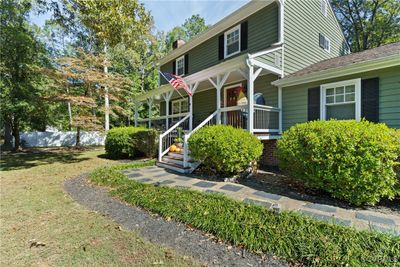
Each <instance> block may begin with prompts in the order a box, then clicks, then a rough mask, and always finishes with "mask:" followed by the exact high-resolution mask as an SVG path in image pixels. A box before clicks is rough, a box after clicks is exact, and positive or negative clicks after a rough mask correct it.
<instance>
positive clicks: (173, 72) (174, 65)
mask: <svg viewBox="0 0 400 267" xmlns="http://www.w3.org/2000/svg"><path fill="white" fill-rule="evenodd" d="M172 74H176V60H174V61H173V62H172Z"/></svg>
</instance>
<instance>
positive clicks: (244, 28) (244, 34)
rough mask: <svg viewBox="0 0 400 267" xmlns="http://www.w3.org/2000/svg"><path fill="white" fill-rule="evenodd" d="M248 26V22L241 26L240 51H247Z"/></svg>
mask: <svg viewBox="0 0 400 267" xmlns="http://www.w3.org/2000/svg"><path fill="white" fill-rule="evenodd" d="M247 24H248V23H247V21H245V22H243V23H242V24H241V25H240V51H244V50H246V49H247V39H248V33H247V28H248V27H247Z"/></svg>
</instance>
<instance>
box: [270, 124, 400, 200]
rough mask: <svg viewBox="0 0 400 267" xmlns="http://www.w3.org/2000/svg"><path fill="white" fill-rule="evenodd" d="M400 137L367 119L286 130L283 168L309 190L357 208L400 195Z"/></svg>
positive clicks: (279, 148) (280, 143)
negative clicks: (399, 172)
mask: <svg viewBox="0 0 400 267" xmlns="http://www.w3.org/2000/svg"><path fill="white" fill-rule="evenodd" d="M399 136H400V135H398V131H397V132H396V131H395V130H393V129H390V128H388V127H387V126H386V125H385V124H376V123H371V122H367V121H361V122H357V121H354V120H353V121H336V120H330V121H313V122H307V123H302V124H297V125H295V126H293V127H291V128H290V129H289V130H287V131H285V132H284V134H283V135H282V139H281V140H279V141H278V144H277V155H278V158H279V163H280V168H281V169H282V170H283V171H285V172H288V173H289V174H290V175H291V176H293V177H294V178H298V179H301V180H303V181H304V182H305V183H306V184H307V185H308V186H310V187H313V188H318V189H321V190H325V191H327V192H329V193H330V194H331V195H332V196H334V197H336V198H339V199H343V200H346V201H348V202H350V203H352V204H355V205H361V204H376V203H377V202H379V201H380V199H381V198H382V197H387V198H389V199H391V198H393V197H394V196H395V195H396V194H398V185H397V184H398V180H397V179H396V172H395V168H396V165H397V164H398V160H399V157H400V155H399V151H400V138H399Z"/></svg>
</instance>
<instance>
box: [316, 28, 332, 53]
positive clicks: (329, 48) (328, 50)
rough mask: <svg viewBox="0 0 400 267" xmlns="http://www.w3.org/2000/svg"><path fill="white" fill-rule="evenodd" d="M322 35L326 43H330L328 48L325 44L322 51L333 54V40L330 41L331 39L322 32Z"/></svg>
mask: <svg viewBox="0 0 400 267" xmlns="http://www.w3.org/2000/svg"><path fill="white" fill-rule="evenodd" d="M320 34H321V35H322V36H323V37H324V39H325V41H326V42H328V48H326V47H325V44H324V48H322V49H324V50H325V51H326V52H328V53H330V52H331V40H329V38H328V37H327V36H326V35H325V34H323V33H322V32H321V33H320ZM318 46H319V40H318ZM319 47H320V46H319Z"/></svg>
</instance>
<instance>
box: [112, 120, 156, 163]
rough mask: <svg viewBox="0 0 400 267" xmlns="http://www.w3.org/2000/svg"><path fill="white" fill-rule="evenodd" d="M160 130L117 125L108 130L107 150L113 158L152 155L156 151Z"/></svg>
mask: <svg viewBox="0 0 400 267" xmlns="http://www.w3.org/2000/svg"><path fill="white" fill-rule="evenodd" d="M157 137H158V132H157V131H156V130H154V129H146V128H142V127H117V128H113V129H111V130H109V131H108V132H107V137H106V141H105V150H106V153H107V154H108V156H109V157H111V158H133V157H136V156H146V157H152V156H154V155H155V153H156V148H157Z"/></svg>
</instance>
